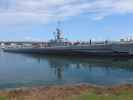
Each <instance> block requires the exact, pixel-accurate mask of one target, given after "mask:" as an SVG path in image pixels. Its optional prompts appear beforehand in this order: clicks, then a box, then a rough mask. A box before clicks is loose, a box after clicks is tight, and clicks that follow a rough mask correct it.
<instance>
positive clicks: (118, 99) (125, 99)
mask: <svg viewBox="0 0 133 100" xmlns="http://www.w3.org/2000/svg"><path fill="white" fill-rule="evenodd" d="M70 100H133V93H132V92H121V93H119V94H117V95H114V94H100V95H98V94H96V93H84V94H81V95H79V96H73V97H72V98H71V99H70Z"/></svg>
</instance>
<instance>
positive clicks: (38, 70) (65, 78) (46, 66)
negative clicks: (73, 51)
mask: <svg viewBox="0 0 133 100" xmlns="http://www.w3.org/2000/svg"><path fill="white" fill-rule="evenodd" d="M0 64H1V66H0V88H8V87H11V88H12V87H21V86H38V85H39V86H40V85H60V84H80V83H88V84H94V85H102V86H110V85H117V84H126V83H131V84H133V59H126V58H123V59H121V58H89V57H78V56H76V57H70V56H69V57H68V56H46V55H43V56H42V55H34V54H15V53H4V52H1V53H0Z"/></svg>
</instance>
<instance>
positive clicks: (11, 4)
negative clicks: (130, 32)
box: [0, 0, 133, 25]
mask: <svg viewBox="0 0 133 100" xmlns="http://www.w3.org/2000/svg"><path fill="white" fill-rule="evenodd" d="M132 5H133V0H0V22H1V23H0V25H21V24H33V23H48V22H50V21H55V20H58V19H60V20H64V19H67V18H71V17H74V16H78V15H81V14H86V15H88V16H90V18H91V19H93V20H101V19H104V18H105V17H106V16H110V15H113V14H128V13H133V6H132Z"/></svg>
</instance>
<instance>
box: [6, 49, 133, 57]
mask: <svg viewBox="0 0 133 100" xmlns="http://www.w3.org/2000/svg"><path fill="white" fill-rule="evenodd" d="M4 52H12V53H28V54H45V55H80V56H97V57H133V55H130V54H129V53H128V52H113V51H107V52H102V51H100V52H92V51H89V50H88V51H82V50H77V49H76V50H71V49H67V50H65V49H44V48H26V49H13V48H10V49H9V48H8V49H4Z"/></svg>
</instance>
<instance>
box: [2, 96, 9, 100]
mask: <svg viewBox="0 0 133 100" xmlns="http://www.w3.org/2000/svg"><path fill="white" fill-rule="evenodd" d="M0 100H9V99H8V98H7V97H2V96H0Z"/></svg>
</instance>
